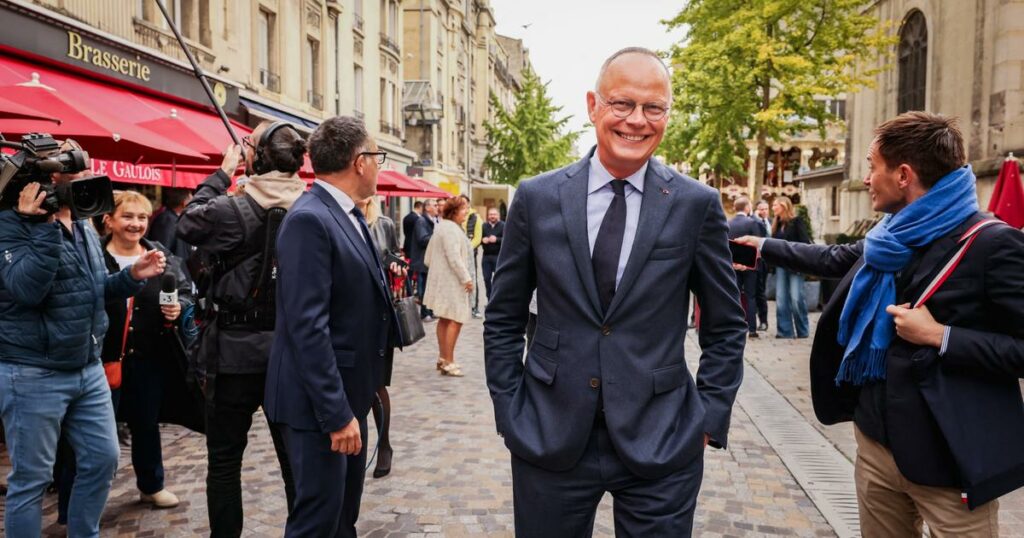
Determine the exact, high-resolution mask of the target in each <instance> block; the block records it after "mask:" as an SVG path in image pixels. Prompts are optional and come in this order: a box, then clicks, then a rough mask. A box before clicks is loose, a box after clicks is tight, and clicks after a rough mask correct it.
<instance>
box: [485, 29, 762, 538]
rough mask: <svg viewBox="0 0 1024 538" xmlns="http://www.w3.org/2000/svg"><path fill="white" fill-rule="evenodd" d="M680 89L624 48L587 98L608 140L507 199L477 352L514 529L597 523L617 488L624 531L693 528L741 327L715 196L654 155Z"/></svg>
mask: <svg viewBox="0 0 1024 538" xmlns="http://www.w3.org/2000/svg"><path fill="white" fill-rule="evenodd" d="M671 102H672V92H671V83H670V77H669V73H668V69H666V67H665V65H664V64H663V63H662V62H661V60H660V58H658V56H657V55H656V54H655V53H653V52H651V51H649V50H647V49H642V48H627V49H623V50H621V51H619V52H617V53H615V54H614V55H612V56H611V57H610V58H609V59H608V60H607V61H605V63H604V66H603V67H602V68H601V73H600V75H599V76H598V80H597V85H596V88H595V89H594V90H593V91H590V92H588V93H587V109H588V111H589V115H590V121H591V122H592V123H593V124H594V129H595V131H596V134H597V147H596V148H594V149H592V150H591V151H590V153H589V154H588V155H587V156H586V157H584V158H583V160H581V161H579V162H577V163H575V164H573V165H570V166H568V167H566V168H563V169H560V170H555V171H552V172H548V173H545V174H542V175H540V176H538V177H536V178H533V179H529V180H525V181H523V182H522V183H520V186H519V190H518V191H517V193H516V197H515V200H514V202H513V203H512V207H511V208H510V209H509V213H508V219H507V221H506V223H505V232H504V236H503V239H502V247H501V252H500V253H499V255H498V263H497V270H496V272H495V274H494V280H493V282H492V285H491V298H490V304H489V305H488V307H487V315H486V321H485V322H484V349H485V351H484V353H485V362H486V366H487V384H488V388H489V389H490V392H491V399H492V400H493V402H494V419H495V424H496V426H497V429H498V433H499V434H500V435H502V436H503V437H504V439H505V445H506V446H508V448H509V450H510V451H511V452H512V488H513V496H514V511H515V525H516V535H517V536H530V537H542V538H545V537H552V538H554V537H560V536H589V535H590V534H591V533H592V529H593V525H594V516H595V511H596V510H597V505H598V503H599V502H600V501H601V498H602V496H603V495H604V494H605V493H606V492H611V493H612V496H613V498H614V504H615V508H614V511H615V531H616V534H617V535H620V536H674V537H683V536H690V534H691V532H692V527H693V515H694V509H695V505H696V500H697V492H698V490H699V489H700V484H701V480H702V477H703V466H704V448H705V446H706V445H708V444H711V445H712V446H715V447H724V446H725V444H726V441H727V437H728V433H729V417H730V414H731V411H732V404H733V400H734V399H735V397H736V391H737V390H738V389H739V385H740V381H741V379H742V376H743V369H742V359H743V348H744V344H745V341H746V323H745V321H744V317H743V310H742V308H741V307H740V305H739V302H738V300H737V298H738V297H739V292H738V290H737V287H736V277H735V274H734V272H733V269H732V264H731V258H730V255H729V247H728V238H727V235H726V223H725V215H724V213H723V211H722V204H721V201H720V197H719V194H718V191H716V190H714V189H712V188H710V187H708V186H706V185H703V184H701V183H699V182H697V181H695V180H693V179H691V178H688V177H686V176H682V175H680V174H677V173H676V172H674V171H673V170H672V169H670V168H668V167H666V166H664V165H662V164H661V163H660V162H658V161H657V160H656V159H653V158H652V156H653V155H654V152H655V151H656V150H657V149H658V145H659V144H660V143H661V139H662V137H663V136H664V134H665V127H666V125H667V124H668V110H669V108H670V107H671ZM697 260H699V263H698V261H697ZM534 290H536V293H537V318H536V329H535V331H534V333H533V334H534V336H533V339H532V345H531V346H530V348H529V349H528V350H527V357H526V361H525V364H524V363H523V360H522V357H523V351H524V339H523V335H524V333H525V331H526V324H527V319H528V313H529V305H530V299H531V297H532V296H533V293H534ZM691 292H693V293H694V294H695V295H696V296H697V298H698V299H699V300H700V304H701V307H702V309H703V311H702V316H701V332H700V335H699V336H700V345H701V350H702V355H701V358H700V369H699V372H698V374H697V380H696V382H695V381H694V379H693V377H692V376H691V374H690V372H689V370H688V369H687V366H686V362H685V361H684V349H683V343H684V338H685V335H686V329H687V326H686V325H687V324H686V313H687V312H688V311H689V305H688V302H689V296H690V293H691Z"/></svg>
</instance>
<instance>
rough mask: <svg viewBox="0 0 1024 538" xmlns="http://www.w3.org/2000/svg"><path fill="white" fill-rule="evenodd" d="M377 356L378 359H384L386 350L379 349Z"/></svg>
mask: <svg viewBox="0 0 1024 538" xmlns="http://www.w3.org/2000/svg"><path fill="white" fill-rule="evenodd" d="M377 356H378V357H383V356H384V350H383V349H378V350H377Z"/></svg>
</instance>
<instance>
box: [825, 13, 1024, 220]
mask: <svg viewBox="0 0 1024 538" xmlns="http://www.w3.org/2000/svg"><path fill="white" fill-rule="evenodd" d="M869 9H870V10H871V11H872V12H874V13H875V14H876V16H878V17H879V18H880V19H882V20H887V21H892V23H893V27H892V31H893V32H894V34H895V35H897V36H899V43H898V44H897V45H896V46H895V47H894V50H893V56H891V57H889V58H888V59H887V60H885V61H888V62H889V63H890V65H891V69H888V70H886V71H884V72H882V73H880V74H879V75H878V77H877V80H876V81H875V82H876V87H875V88H873V89H866V90H863V91H860V92H858V93H856V94H853V95H851V96H850V98H849V100H848V103H847V111H846V112H847V115H846V117H847V125H848V128H849V135H848V144H847V148H848V152H847V162H848V166H847V168H846V173H845V177H844V180H843V182H842V188H841V192H840V196H839V201H838V203H839V204H840V209H839V211H838V214H839V220H840V228H842V229H843V230H846V229H848V228H849V227H850V226H851V225H853V224H854V223H855V222H856V221H858V220H861V219H865V218H871V217H872V216H873V212H872V210H871V202H870V199H869V196H868V193H867V190H866V189H865V188H864V185H863V182H862V178H863V177H864V176H865V175H866V173H867V166H866V162H867V161H866V157H867V150H868V146H869V145H870V144H871V140H872V138H873V129H874V127H875V126H876V125H878V124H880V123H882V122H883V121H885V120H886V119H889V118H892V117H893V116H896V115H897V114H900V113H901V112H905V111H907V110H927V111H930V112H938V113H942V114H946V115H950V116H956V117H958V118H959V119H960V129H961V130H962V132H963V134H964V138H965V142H966V146H967V158H968V160H969V161H970V163H971V165H972V166H973V167H974V171H975V173H976V174H977V176H978V197H979V201H980V202H981V205H982V208H983V209H984V208H985V207H987V204H988V200H989V198H990V197H991V193H992V188H993V186H994V183H995V179H996V176H997V174H998V171H999V167H1000V166H1001V164H1002V161H1003V160H1004V158H1005V157H1006V156H1007V154H1008V153H1009V152H1014V153H1015V154H1017V155H1018V156H1019V155H1021V154H1024V0H957V1H955V2H951V1H948V0H879V1H876V2H873V3H871V4H870V7H869ZM880 61H882V60H880Z"/></svg>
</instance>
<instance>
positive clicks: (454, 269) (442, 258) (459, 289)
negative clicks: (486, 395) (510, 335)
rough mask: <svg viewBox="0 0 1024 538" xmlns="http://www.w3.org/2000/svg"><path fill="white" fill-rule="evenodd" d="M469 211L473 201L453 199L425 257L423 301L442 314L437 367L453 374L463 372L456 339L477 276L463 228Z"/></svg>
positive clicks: (466, 319)
mask: <svg viewBox="0 0 1024 538" xmlns="http://www.w3.org/2000/svg"><path fill="white" fill-rule="evenodd" d="M467 215H469V203H468V202H467V201H466V200H465V199H464V198H461V197H455V198H451V199H449V200H448V202H447V203H446V204H445V206H444V210H443V212H442V213H441V217H442V220H441V222H439V223H438V224H437V226H436V227H434V235H433V236H432V237H431V238H430V243H429V244H428V245H427V253H426V255H425V256H424V259H423V261H424V263H425V264H426V265H427V267H429V268H430V280H428V281H427V290H426V292H425V293H424V294H423V304H424V305H426V306H427V308H429V309H431V310H433V311H434V315H436V316H437V317H438V318H439V319H438V322H437V347H438V354H439V355H440V357H439V358H438V359H437V369H438V370H440V371H441V374H442V375H449V376H453V377H462V375H463V374H462V370H461V369H460V368H459V365H458V363H456V362H455V343H456V342H457V341H458V339H459V332H460V331H461V330H462V325H463V324H464V323H466V322H467V321H469V317H470V314H471V310H470V306H469V297H470V295H469V294H470V293H472V292H473V276H472V274H471V273H470V270H469V266H468V265H467V263H466V260H468V259H471V257H470V256H471V255H470V250H471V249H470V244H469V238H467V237H466V232H464V231H463V230H462V223H463V222H465V221H466V216H467Z"/></svg>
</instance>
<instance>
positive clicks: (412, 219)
mask: <svg viewBox="0 0 1024 538" xmlns="http://www.w3.org/2000/svg"><path fill="white" fill-rule="evenodd" d="M419 218H420V214H419V213H417V212H415V211H410V212H409V214H408V215H406V216H405V217H403V218H402V251H403V252H405V255H406V256H409V252H410V251H411V250H412V234H413V230H414V229H415V228H416V221H417V220H419Z"/></svg>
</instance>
